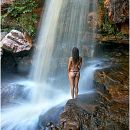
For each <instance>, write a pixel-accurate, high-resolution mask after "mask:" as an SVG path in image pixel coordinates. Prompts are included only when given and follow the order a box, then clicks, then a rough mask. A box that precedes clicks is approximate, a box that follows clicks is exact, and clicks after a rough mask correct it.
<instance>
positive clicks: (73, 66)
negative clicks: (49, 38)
mask: <svg viewBox="0 0 130 130" xmlns="http://www.w3.org/2000/svg"><path fill="white" fill-rule="evenodd" d="M81 65H82V57H81V56H79V49H78V48H77V47H74V48H73V49H72V57H70V59H69V64H68V76H69V81H70V85H71V96H72V99H73V98H74V88H75V98H76V97H77V94H78V81H79V77H80V69H81Z"/></svg>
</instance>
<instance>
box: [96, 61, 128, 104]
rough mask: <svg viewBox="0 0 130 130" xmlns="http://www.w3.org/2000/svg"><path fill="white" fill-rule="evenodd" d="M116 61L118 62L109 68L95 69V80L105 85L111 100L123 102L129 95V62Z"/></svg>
mask: <svg viewBox="0 0 130 130" xmlns="http://www.w3.org/2000/svg"><path fill="white" fill-rule="evenodd" d="M112 60H113V59H112ZM118 61H119V63H116V64H115V65H113V66H112V67H110V68H106V69H103V70H97V71H96V72H95V81H96V82H98V83H100V84H102V85H104V86H105V87H106V89H107V90H108V91H109V93H110V94H111V96H112V98H113V100H115V101H117V102H120V103H121V102H125V101H126V99H127V98H128V95H129V94H128V91H129V71H128V70H129V63H120V60H118Z"/></svg>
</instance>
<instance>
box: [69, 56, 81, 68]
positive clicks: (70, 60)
mask: <svg viewBox="0 0 130 130" xmlns="http://www.w3.org/2000/svg"><path fill="white" fill-rule="evenodd" d="M69 62H70V63H69V64H70V71H78V70H80V68H81V64H82V57H81V56H79V61H78V62H77V63H76V64H75V63H74V61H73V58H72V57H70V59H69Z"/></svg>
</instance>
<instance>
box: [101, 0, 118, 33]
mask: <svg viewBox="0 0 130 130" xmlns="http://www.w3.org/2000/svg"><path fill="white" fill-rule="evenodd" d="M104 1H105V0H99V5H100V7H101V10H102V12H103V19H102V20H100V21H101V22H102V26H101V31H102V32H104V33H105V34H107V35H109V34H110V35H116V33H119V30H118V28H117V25H116V24H111V23H110V22H109V19H108V12H107V8H106V6H105V5H104Z"/></svg>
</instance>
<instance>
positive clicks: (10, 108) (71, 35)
mask: <svg viewBox="0 0 130 130" xmlns="http://www.w3.org/2000/svg"><path fill="white" fill-rule="evenodd" d="M90 3H93V4H92V5H93V6H92V5H91V6H90ZM45 7H46V8H45V11H44V15H43V17H42V20H41V24H40V25H41V29H40V32H39V33H38V35H39V36H38V41H37V51H36V53H35V57H34V59H33V63H32V64H33V65H32V68H31V71H30V79H28V80H25V81H20V83H19V84H22V85H23V86H24V87H23V89H22V90H21V91H22V93H23V94H24V95H28V96H27V97H28V98H23V97H24V96H23V94H22V95H19V97H18V98H15V99H14V100H13V103H12V104H9V105H5V106H4V105H3V106H2V122H1V128H2V130H37V129H39V128H38V122H39V117H40V116H41V115H44V114H45V113H46V112H47V111H48V110H49V109H50V108H52V107H54V106H57V105H58V104H60V105H62V106H63V105H64V104H65V103H66V101H67V100H68V99H70V98H71V94H70V84H69V79H68V72H67V67H68V61H69V57H71V50H72V48H73V47H75V46H76V47H78V48H79V51H80V55H81V56H82V55H83V43H82V39H83V36H84V35H85V34H86V33H88V32H87V31H88V30H89V29H88V24H87V16H88V13H89V12H90V11H91V10H94V9H95V8H96V0H93V1H92V0H46V3H45ZM91 33H92V35H91V37H90V39H89V43H87V44H88V48H89V51H88V54H89V56H90V57H91V54H92V52H93V48H94V42H93V41H94V40H93V33H94V32H93V31H92V32H91ZM97 64H98V65H99V64H100V65H101V64H102V62H101V61H100V60H97V59H96V60H95V59H93V60H88V61H87V62H86V58H84V57H83V66H82V69H81V77H80V81H79V94H80V93H82V92H87V91H88V90H92V83H93V76H94V71H95V70H96V69H100V68H101V66H100V65H99V66H100V67H99V66H98V67H97ZM12 85H14V84H12ZM10 91H11V90H10ZM12 91H14V90H12ZM20 96H21V97H20ZM43 117H44V116H43Z"/></svg>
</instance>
